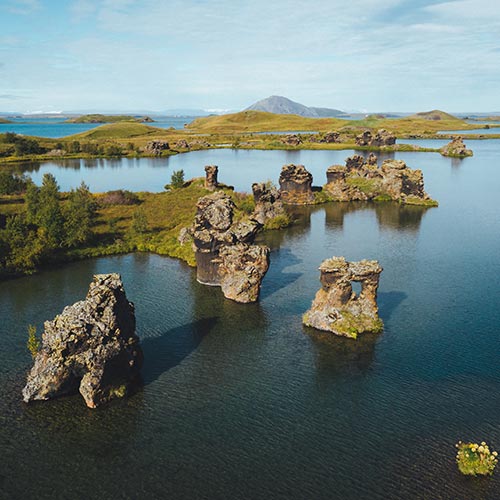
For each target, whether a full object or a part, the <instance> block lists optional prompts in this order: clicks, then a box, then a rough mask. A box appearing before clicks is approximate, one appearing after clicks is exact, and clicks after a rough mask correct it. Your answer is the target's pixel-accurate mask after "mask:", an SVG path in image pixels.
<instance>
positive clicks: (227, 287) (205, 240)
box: [189, 191, 269, 303]
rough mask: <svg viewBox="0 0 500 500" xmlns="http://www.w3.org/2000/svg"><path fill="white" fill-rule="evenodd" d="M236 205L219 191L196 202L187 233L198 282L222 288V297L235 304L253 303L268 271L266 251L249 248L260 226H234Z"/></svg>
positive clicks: (246, 223) (251, 223)
mask: <svg viewBox="0 0 500 500" xmlns="http://www.w3.org/2000/svg"><path fill="white" fill-rule="evenodd" d="M234 208H235V205H234V203H233V201H232V200H231V198H230V197H229V196H228V195H226V194H225V193H224V192H222V191H217V192H215V193H213V194H210V195H207V196H204V197H202V198H200V199H199V200H198V204H197V212H196V216H195V221H194V224H193V226H192V227H191V228H190V229H189V233H190V234H191V236H192V238H193V249H194V251H195V256H196V274H197V280H198V281H199V282H200V283H202V284H204V285H211V286H221V287H222V291H223V293H224V296H225V297H227V298H230V299H232V300H235V301H237V302H244V303H246V302H255V301H256V300H257V298H258V294H259V290H260V284H261V281H262V279H263V278H264V275H265V273H266V271H267V269H268V267H269V249H268V248H267V247H264V246H257V245H251V244H250V243H252V242H253V240H254V239H255V235H256V233H257V231H258V230H259V228H260V227H261V224H259V223H258V222H257V221H255V220H246V221H240V222H237V223H235V222H234V221H233V218H234Z"/></svg>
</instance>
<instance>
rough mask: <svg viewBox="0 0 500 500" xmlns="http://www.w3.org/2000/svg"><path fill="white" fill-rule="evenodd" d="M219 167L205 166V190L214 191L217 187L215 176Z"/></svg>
mask: <svg viewBox="0 0 500 500" xmlns="http://www.w3.org/2000/svg"><path fill="white" fill-rule="evenodd" d="M218 173H219V167H217V166H216V165H207V166H206V167H205V188H206V189H208V190H209V191H215V190H216V189H217V186H218V185H219V184H218V182H217V174H218Z"/></svg>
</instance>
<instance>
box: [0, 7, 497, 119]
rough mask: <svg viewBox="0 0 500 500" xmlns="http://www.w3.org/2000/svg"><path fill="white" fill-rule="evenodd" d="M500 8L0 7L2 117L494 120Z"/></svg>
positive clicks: (0, 103)
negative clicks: (441, 114) (301, 112)
mask: <svg viewBox="0 0 500 500" xmlns="http://www.w3.org/2000/svg"><path fill="white" fill-rule="evenodd" d="M499 88H500V8H499V6H498V2H497V0H449V1H442V0H440V1H438V0H421V1H418V0H383V1H382V0H351V1H346V0H328V1H315V0H311V1H309V2H304V1H303V0H300V1H298V0H273V1H270V0H265V1H264V0H252V1H240V0H163V1H161V0H136V1H134V0H101V1H95V0H66V1H60V0H50V1H49V0H46V1H45V0H1V1H0V110H1V111H21V112H27V111H56V110H65V111H69V110H106V111H113V110H114V111H120V110H153V111H161V110H165V109H169V108H180V107H183V108H204V109H242V108H244V107H246V106H248V105H250V104H251V103H252V102H254V101H256V100H259V99H262V98H264V97H267V96H269V95H272V94H275V95H276V94H277V95H284V96H287V97H289V98H291V99H293V100H296V101H299V102H302V103H304V104H306V105H310V106H328V107H334V108H339V109H346V110H363V111H421V110H429V109H433V108H440V109H444V110H446V111H450V112H453V111H493V110H495V111H498V110H500V102H499V101H500V99H499V94H500V92H499Z"/></svg>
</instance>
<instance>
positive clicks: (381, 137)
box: [356, 129, 396, 147]
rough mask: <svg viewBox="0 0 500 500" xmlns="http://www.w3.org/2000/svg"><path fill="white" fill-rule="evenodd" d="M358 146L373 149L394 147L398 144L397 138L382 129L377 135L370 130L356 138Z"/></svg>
mask: <svg viewBox="0 0 500 500" xmlns="http://www.w3.org/2000/svg"><path fill="white" fill-rule="evenodd" d="M356 144H357V145H358V146H371V147H382V146H393V145H394V144H396V136H395V135H394V134H391V132H388V131H387V130H384V129H380V130H379V131H378V132H376V133H375V134H373V133H372V132H371V131H370V130H365V131H364V132H363V133H362V134H360V135H358V136H357V137H356Z"/></svg>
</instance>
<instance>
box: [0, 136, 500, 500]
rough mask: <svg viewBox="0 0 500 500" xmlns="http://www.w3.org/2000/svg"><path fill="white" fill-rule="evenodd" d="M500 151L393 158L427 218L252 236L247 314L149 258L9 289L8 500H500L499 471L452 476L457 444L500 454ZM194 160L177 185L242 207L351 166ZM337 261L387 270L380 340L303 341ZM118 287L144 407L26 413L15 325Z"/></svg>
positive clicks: (0, 309) (409, 212)
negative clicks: (136, 355) (262, 255)
mask: <svg viewBox="0 0 500 500" xmlns="http://www.w3.org/2000/svg"><path fill="white" fill-rule="evenodd" d="M499 145H500V143H498V142H497V141H482V142H480V143H477V144H475V147H474V150H475V156H474V157H472V158H467V159H465V160H462V161H459V160H452V159H449V158H443V157H441V156H440V155H437V154H424V153H421V154H420V153H419V154H415V153H413V154H412V153H405V154H401V155H396V157H398V158H403V159H405V160H406V161H407V163H408V164H409V165H410V166H412V167H415V168H422V169H423V170H424V175H425V181H426V189H427V191H428V192H429V193H431V194H432V196H433V197H435V198H436V199H438V200H439V202H440V206H439V207H438V208H431V209H427V210H426V209H422V208H417V207H400V206H399V205H397V204H382V205H370V204H328V205H323V206H317V207H313V208H302V209H296V210H295V216H296V217H297V219H298V223H297V224H296V225H294V226H293V227H292V228H290V229H288V230H285V231H282V232H274V233H269V234H267V235H266V236H265V237H264V240H265V241H266V242H267V243H268V244H269V245H270V246H271V247H272V254H271V267H270V270H269V272H268V274H267V275H266V277H265V279H264V282H263V288H262V297H261V301H260V302H259V304H255V305H239V304H235V303H232V302H230V301H227V300H224V299H223V297H222V295H221V293H220V290H218V289H216V288H210V287H204V286H202V285H199V284H198V283H196V281H195V276H194V273H193V271H192V270H191V269H189V268H187V267H186V266H185V265H183V264H182V263H179V262H177V261H175V260H172V259H168V258H163V257H160V256H155V255H147V254H136V255H125V256H118V257H111V258H102V259H95V260H90V261H86V262H79V263H75V264H71V265H66V266H62V267H61V268H60V269H57V270H51V271H46V272H43V273H41V274H39V275H37V276H32V277H27V278H22V279H17V280H12V281H9V282H3V283H1V284H0V315H1V318H2V319H3V321H2V323H1V325H0V338H1V339H2V342H1V343H0V449H1V450H2V453H1V456H0V491H1V494H0V498H8V499H10V498H16V499H17V498H23V499H24V498H28V499H31V498H37V499H39V498H51V499H52V498H72V499H73V498H76V499H79V498H82V499H83V498H86V499H87V498H92V499H93V498H134V499H135V498H137V499H139V498H141V499H142V498H174V499H178V498H179V499H192V498H195V499H198V498H200V499H219V498H232V499H249V498H250V499H253V498H255V499H309V498H311V499H339V500H351V499H352V500H364V499H367V500H368V499H370V500H372V499H373V500H392V499H394V500H396V499H398V500H399V499H415V500H416V499H418V500H420V499H428V500H436V499H447V500H448V499H449V500H470V499H476V498H477V499H479V498H480V499H491V500H494V499H498V491H500V479H499V477H500V475H499V474H498V471H497V473H496V475H494V476H493V477H492V478H489V479H476V480H468V479H465V478H462V477H460V475H459V474H458V472H457V470H456V466H455V463H454V457H455V448H454V444H455V442H456V441H458V440H459V439H462V440H469V439H471V440H479V441H481V440H483V439H484V440H486V441H488V442H489V443H490V444H491V446H492V448H493V449H497V450H499V449H500V423H499V420H498V414H499V412H500V370H499V364H498V360H499V357H500V326H499V325H500V309H499V307H498V305H499V304H500V286H499V281H498V276H499V274H500V261H499V259H498V255H499V250H500V210H499V208H498V192H499V188H500V160H499V158H500V149H499ZM203 153H206V154H207V155H209V156H203V155H198V154H189V155H180V156H178V157H175V158H182V161H183V162H185V163H183V165H184V166H185V169H186V170H187V168H193V169H199V170H202V167H203V165H204V164H208V163H213V162H216V163H217V162H218V163H219V166H220V167H221V175H220V178H221V180H222V181H228V183H234V184H236V185H237V186H238V188H239V189H240V188H241V189H245V188H247V189H248V188H249V185H250V184H251V182H252V181H253V180H261V179H262V180H264V179H266V178H268V177H271V178H273V179H275V180H276V179H277V173H279V169H280V167H281V165H282V164H283V163H287V162H290V161H295V162H302V163H304V164H305V165H306V167H308V168H310V169H311V170H313V173H314V175H315V178H316V177H317V178H320V177H321V175H324V170H325V169H326V167H327V166H328V165H329V164H330V161H331V162H332V163H333V162H341V161H337V158H338V160H343V158H344V157H345V156H347V154H349V153H348V152H339V153H340V156H338V157H337V156H336V155H332V156H329V155H327V154H326V153H329V154H332V153H334V152H311V151H310V152H305V151H301V152H299V154H298V155H295V156H294V155H289V154H287V153H286V152H275V151H274V152H256V151H251V152H237V153H235V152H232V151H230V150H224V151H219V152H217V151H209V152H203ZM240 153H243V154H240ZM261 153H262V154H261ZM318 153H319V154H318ZM219 154H220V156H217V155H219ZM210 155H214V156H210ZM225 155H227V156H225ZM291 156H293V158H294V159H293V160H292V159H290V158H291ZM190 157H191V158H192V160H193V161H192V167H191V166H189V165H191V163H190V161H191V160H189V158H190ZM296 158H298V161H297V160H296ZM212 160H213V161H212ZM223 160H224V161H223ZM171 167H172V165H170V166H169V167H167V168H164V167H159V168H158V177H161V178H164V177H166V176H167V172H169V170H168V168H171ZM177 167H178V166H176V168H177ZM119 168H120V169H123V167H119ZM137 168H138V169H140V168H142V167H137ZM102 170H103V172H104V173H106V170H107V169H106V168H103V169H102ZM110 170H111V169H110ZM108 173H109V175H110V177H111V176H112V177H113V178H115V180H117V181H121V178H123V177H125V178H127V177H128V174H129V171H128V170H126V169H123V170H119V169H117V170H111V171H110V172H108ZM117 173H122V174H121V175H116V174H117ZM125 173H126V174H127V175H125ZM58 178H59V177H58ZM60 182H61V181H60ZM134 182H135V181H134ZM162 182H163V181H162ZM61 183H62V182H61ZM318 183H319V182H318ZM93 187H94V189H96V190H97V189H99V188H98V185H94V186H93ZM116 187H118V186H116ZM332 255H344V256H345V257H346V258H348V259H351V260H356V259H361V258H377V259H378V260H379V261H380V263H381V264H382V266H383V267H384V271H383V273H382V277H381V282H380V294H379V305H380V314H381V317H382V319H383V320H384V323H385V331H384V332H383V333H382V334H381V335H379V336H365V337H362V338H360V339H359V341H357V342H353V341H350V340H347V339H341V338H331V337H328V336H326V335H318V334H316V333H314V332H313V331H310V330H305V329H304V328H303V327H302V326H301V315H302V313H303V312H304V311H305V310H306V309H307V308H308V307H309V306H310V303H311V300H312V299H313V297H314V294H315V292H316V291H317V289H318V288H319V280H318V271H317V267H318V265H319V264H320V262H321V261H322V260H323V259H325V258H327V257H331V256H332ZM111 271H113V272H120V273H121V274H122V276H123V279H124V282H125V287H126V290H127V294H128V296H129V298H130V299H131V300H133V301H134V302H135V304H136V307H137V310H136V312H137V320H138V321H137V328H138V333H139V335H140V337H141V339H142V342H143V346H144V351H145V356H146V358H145V359H146V361H145V367H144V370H143V376H144V381H145V386H144V389H143V390H141V391H140V392H139V393H137V394H136V395H134V396H133V397H132V398H130V399H129V400H126V401H121V402H116V403H113V404H111V405H110V406H108V407H105V408H101V409H98V410H96V411H93V410H88V409H87V408H85V406H84V404H83V400H82V399H81V398H80V397H78V396H76V397H70V398H63V399H60V400H57V401H51V402H45V403H40V404H34V405H30V406H26V405H24V404H23V403H21V401H20V391H21V388H22V386H23V383H24V377H25V372H26V370H27V368H28V367H29V364H30V359H29V354H28V353H27V351H26V349H25V340H26V325H28V324H29V323H35V324H37V325H38V328H39V330H40V329H41V327H42V322H43V321H44V320H45V319H50V318H52V317H53V316H54V315H55V314H57V313H59V312H60V311H61V310H62V308H63V307H64V305H66V304H69V303H72V302H74V301H75V300H78V299H80V298H83V296H84V295H85V293H86V290H87V287H88V283H89V282H90V280H91V277H92V274H94V273H97V272H111Z"/></svg>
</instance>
